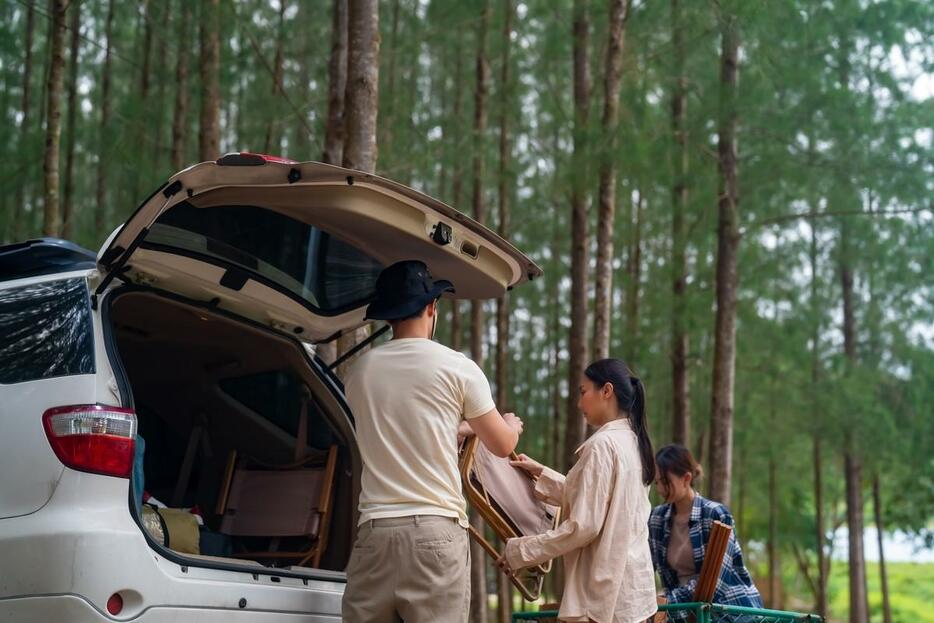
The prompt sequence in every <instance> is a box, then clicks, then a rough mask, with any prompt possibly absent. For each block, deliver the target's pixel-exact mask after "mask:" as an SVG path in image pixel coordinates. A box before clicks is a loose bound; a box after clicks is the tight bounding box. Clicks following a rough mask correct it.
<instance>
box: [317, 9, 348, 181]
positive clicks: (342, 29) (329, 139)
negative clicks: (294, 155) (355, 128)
mask: <svg viewBox="0 0 934 623" xmlns="http://www.w3.org/2000/svg"><path fill="white" fill-rule="evenodd" d="M346 89H347V0H333V2H332V4H331V55H330V58H329V59H328V109H327V120H326V121H325V126H324V153H323V154H322V155H321V159H322V160H323V161H324V162H326V163H328V164H336V165H340V164H341V162H342V161H343V156H344V92H345V91H346Z"/></svg>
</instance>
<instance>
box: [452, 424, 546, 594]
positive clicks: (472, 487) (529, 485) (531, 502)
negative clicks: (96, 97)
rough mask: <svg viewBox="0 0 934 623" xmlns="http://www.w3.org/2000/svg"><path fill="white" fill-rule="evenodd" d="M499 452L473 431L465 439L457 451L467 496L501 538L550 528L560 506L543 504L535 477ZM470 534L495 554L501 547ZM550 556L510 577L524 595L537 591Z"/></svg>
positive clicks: (472, 531)
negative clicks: (542, 562) (536, 491)
mask: <svg viewBox="0 0 934 623" xmlns="http://www.w3.org/2000/svg"><path fill="white" fill-rule="evenodd" d="M516 458H517V457H516V455H515V454H513V455H511V457H509V458H499V457H497V456H495V455H494V454H493V453H491V452H490V451H489V450H487V449H486V447H485V446H484V445H483V444H481V443H480V440H479V439H477V438H476V437H472V438H470V439H469V440H468V441H467V442H466V444H465V445H464V448H463V450H462V451H461V457H460V470H461V479H462V480H463V483H464V490H465V491H466V493H467V499H468V500H470V503H471V504H472V505H473V507H474V508H475V509H477V512H479V513H480V515H481V517H483V519H484V520H485V521H486V523H487V524H489V526H490V527H491V528H492V529H493V532H494V533H495V534H496V535H497V536H498V537H499V538H500V539H502V540H503V541H505V540H506V539H512V538H516V537H520V536H530V535H533V534H541V533H542V532H546V531H547V530H551V529H554V528H555V527H557V525H558V523H559V522H560V519H561V517H560V515H561V509H560V508H557V507H555V506H551V505H549V504H545V503H544V502H542V501H541V500H539V499H538V498H536V497H535V483H534V481H533V480H532V478H531V477H530V476H529V475H528V474H527V473H526V472H525V471H524V470H521V469H518V468H515V467H512V466H511V465H510V464H509V461H510V459H512V460H515V459H516ZM470 536H471V537H473V539H474V540H476V541H477V542H478V543H479V544H480V546H481V547H483V549H484V550H486V552H487V553H488V554H489V555H490V556H493V557H494V558H499V556H500V553H499V552H498V551H497V550H496V548H495V547H494V546H493V545H492V544H490V543H489V541H487V540H486V539H485V538H484V537H483V535H482V534H481V533H480V532H478V531H477V530H475V529H474V528H473V527H472V526H471V528H470ZM550 570H551V561H548V562H546V563H544V564H542V565H538V566H536V567H531V568H529V569H524V570H522V571H521V572H519V573H517V574H516V575H514V576H512V577H510V578H509V579H510V580H511V581H512V583H513V584H514V585H515V587H516V588H517V589H518V590H519V592H520V593H521V594H522V596H523V597H524V598H525V599H526V600H527V601H535V600H536V599H538V597H539V595H540V594H541V589H542V582H544V579H545V574H547V573H548V572H549V571H550Z"/></svg>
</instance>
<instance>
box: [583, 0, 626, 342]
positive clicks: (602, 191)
mask: <svg viewBox="0 0 934 623" xmlns="http://www.w3.org/2000/svg"><path fill="white" fill-rule="evenodd" d="M631 1H632V0H609V25H608V32H607V46H606V59H605V65H604V73H603V122H602V125H603V135H602V136H603V140H602V141H601V142H602V145H601V148H600V149H601V154H600V183H599V189H598V192H597V197H598V208H597V266H596V277H595V283H594V289H595V293H596V297H595V298H596V301H595V304H594V322H593V358H594V359H605V358H607V357H609V356H610V317H611V315H612V314H611V312H612V304H613V230H614V224H615V220H616V169H617V154H616V152H617V150H618V142H619V141H618V140H617V136H618V134H619V90H620V79H621V78H622V73H623V45H624V39H623V37H624V36H625V33H626V18H627V16H628V15H629V8H630V4H631Z"/></svg>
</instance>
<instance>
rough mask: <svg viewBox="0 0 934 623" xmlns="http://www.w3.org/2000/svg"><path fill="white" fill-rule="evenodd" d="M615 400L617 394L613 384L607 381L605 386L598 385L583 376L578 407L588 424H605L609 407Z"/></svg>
mask: <svg viewBox="0 0 934 623" xmlns="http://www.w3.org/2000/svg"><path fill="white" fill-rule="evenodd" d="M613 400H616V396H614V395H613V386H612V385H610V384H609V383H607V384H606V385H604V386H603V387H597V386H596V385H595V384H594V382H593V381H591V380H590V379H588V378H587V377H586V376H585V377H583V378H581V383H580V398H578V400H577V408H578V409H579V410H580V412H581V413H582V414H583V416H584V419H585V420H587V423H588V424H590V425H591V426H602V425H603V424H605V423H606V417H607V413H608V407H609V405H610V404H612V402H611V401H613Z"/></svg>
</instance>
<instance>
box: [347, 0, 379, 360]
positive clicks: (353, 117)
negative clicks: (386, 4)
mask: <svg viewBox="0 0 934 623" xmlns="http://www.w3.org/2000/svg"><path fill="white" fill-rule="evenodd" d="M347 6H348V12H347V16H348V17H347V51H348V54H347V86H346V90H345V93H344V106H345V109H344V153H343V155H342V164H343V166H344V167H346V168H348V169H356V170H357V171H365V172H367V173H373V172H374V171H375V170H376V155H377V152H376V115H377V109H378V107H379V2H378V0H349V2H348V5H347ZM368 335H369V331H368V330H367V328H366V327H363V328H360V329H357V330H356V331H354V332H353V333H352V334H350V335H344V336H341V337H340V339H339V341H338V345H337V349H338V353H346V352H347V351H349V350H350V349H351V348H353V347H354V346H356V345H357V344H358V343H359V342H361V341H363V340H364V339H366V337H367V336H368ZM352 361H353V359H351V361H348V362H347V363H345V364H344V365H342V366H341V368H340V369H339V372H338V374H340V375H342V376H345V375H346V371H347V369H348V368H349V365H350V363H351V362H352Z"/></svg>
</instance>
